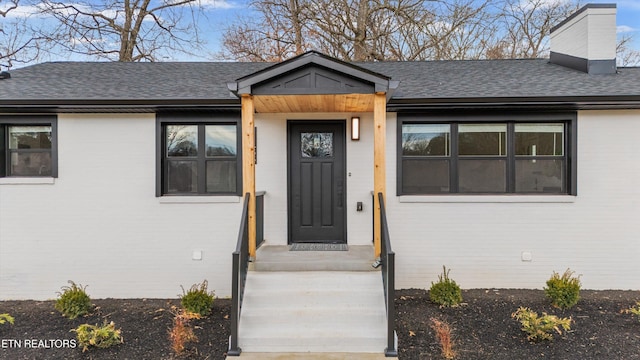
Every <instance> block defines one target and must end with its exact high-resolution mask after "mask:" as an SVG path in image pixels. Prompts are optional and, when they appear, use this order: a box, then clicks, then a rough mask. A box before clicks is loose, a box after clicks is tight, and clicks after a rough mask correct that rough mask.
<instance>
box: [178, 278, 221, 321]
mask: <svg viewBox="0 0 640 360" xmlns="http://www.w3.org/2000/svg"><path fill="white" fill-rule="evenodd" d="M207 285H208V283H207V280H205V281H203V282H202V284H194V285H192V286H191V288H190V289H189V291H186V292H185V291H184V288H183V287H182V286H180V287H181V288H182V296H180V304H182V307H183V308H184V309H185V310H187V311H188V312H192V313H195V314H198V315H200V316H207V315H209V314H211V306H213V299H214V296H215V295H214V292H213V291H211V292H209V291H208V290H207Z"/></svg>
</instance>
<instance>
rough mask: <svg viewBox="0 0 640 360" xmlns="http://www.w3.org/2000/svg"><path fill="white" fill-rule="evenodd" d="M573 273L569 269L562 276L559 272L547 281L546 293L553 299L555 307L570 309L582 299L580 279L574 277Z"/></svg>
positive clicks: (554, 273)
mask: <svg viewBox="0 0 640 360" xmlns="http://www.w3.org/2000/svg"><path fill="white" fill-rule="evenodd" d="M573 273H574V272H573V271H571V270H569V269H567V270H566V271H565V272H564V274H562V276H561V275H560V274H558V273H557V272H555V271H554V272H553V275H552V276H551V278H550V279H549V280H547V287H545V288H544V293H545V294H546V295H547V297H548V298H550V299H551V304H552V305H553V306H556V307H559V308H561V309H568V308H570V307H572V306H574V305H575V304H577V303H578V300H579V299H580V287H581V286H582V284H581V283H580V277H579V276H578V277H574V276H573Z"/></svg>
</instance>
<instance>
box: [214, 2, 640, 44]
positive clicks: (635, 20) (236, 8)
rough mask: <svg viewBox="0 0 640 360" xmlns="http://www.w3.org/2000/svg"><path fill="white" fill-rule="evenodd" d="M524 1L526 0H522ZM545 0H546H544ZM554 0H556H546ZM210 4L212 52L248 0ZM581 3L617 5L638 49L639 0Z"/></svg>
mask: <svg viewBox="0 0 640 360" xmlns="http://www.w3.org/2000/svg"><path fill="white" fill-rule="evenodd" d="M523 1H526V0H523ZM545 1H546V0H545ZM548 1H550V2H555V1H558V0H548ZM209 2H210V3H211V4H215V3H217V4H218V5H217V6H216V7H211V8H210V9H209V15H208V19H209V20H210V23H209V24H204V26H203V28H204V29H205V31H206V33H208V34H209V36H208V37H207V41H208V45H209V46H208V48H209V49H211V50H212V51H213V52H216V51H219V49H220V35H221V34H222V33H223V32H224V30H225V28H226V26H227V24H229V23H230V22H231V21H233V20H234V19H236V18H237V17H238V16H247V14H248V13H247V11H249V7H248V5H247V4H248V2H249V1H248V0H209ZM582 3H583V4H587V3H600V4H612V3H615V4H616V5H617V20H616V22H617V31H618V36H622V35H631V36H632V37H633V40H634V41H633V45H632V47H633V48H634V49H636V50H640V0H617V1H615V0H582Z"/></svg>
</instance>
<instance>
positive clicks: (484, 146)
mask: <svg viewBox="0 0 640 360" xmlns="http://www.w3.org/2000/svg"><path fill="white" fill-rule="evenodd" d="M458 141H459V145H458V146H459V153H460V155H461V156H465V155H466V156H504V155H506V154H507V151H506V149H507V125H506V124H461V125H459V126H458Z"/></svg>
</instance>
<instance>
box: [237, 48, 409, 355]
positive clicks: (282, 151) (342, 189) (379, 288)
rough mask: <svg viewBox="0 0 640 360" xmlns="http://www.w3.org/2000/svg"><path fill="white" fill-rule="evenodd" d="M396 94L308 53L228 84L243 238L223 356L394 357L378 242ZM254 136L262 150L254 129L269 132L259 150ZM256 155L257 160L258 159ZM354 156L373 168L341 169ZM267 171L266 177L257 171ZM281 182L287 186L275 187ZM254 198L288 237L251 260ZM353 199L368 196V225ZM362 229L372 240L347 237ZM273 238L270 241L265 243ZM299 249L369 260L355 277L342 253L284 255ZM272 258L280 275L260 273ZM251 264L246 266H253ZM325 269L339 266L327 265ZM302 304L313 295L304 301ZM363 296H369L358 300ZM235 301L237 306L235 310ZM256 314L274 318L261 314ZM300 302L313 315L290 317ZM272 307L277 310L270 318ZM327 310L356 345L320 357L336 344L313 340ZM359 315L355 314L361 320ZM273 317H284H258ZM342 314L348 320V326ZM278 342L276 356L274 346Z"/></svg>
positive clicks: (381, 80) (367, 75)
mask: <svg viewBox="0 0 640 360" xmlns="http://www.w3.org/2000/svg"><path fill="white" fill-rule="evenodd" d="M395 87H397V83H394V82H392V81H391V80H390V79H389V78H388V77H386V76H384V75H381V74H377V73H373V72H370V71H368V70H365V69H362V68H360V67H357V66H353V65H351V64H347V63H343V62H340V61H337V60H335V59H332V58H329V57H326V56H324V55H322V54H319V53H316V52H310V53H306V54H303V55H300V56H298V57H296V58H294V59H291V60H288V61H285V62H283V63H280V64H276V65H274V66H272V67H269V68H266V69H264V70H262V71H259V72H257V73H254V74H251V75H248V76H246V77H243V78H241V79H238V80H237V81H236V82H234V83H230V84H229V89H230V90H231V91H232V92H233V93H235V94H236V95H237V96H238V97H240V98H241V102H242V127H241V128H242V159H243V163H242V172H243V189H244V192H246V202H247V203H246V209H245V213H244V215H243V218H244V219H245V221H246V229H244V228H243V230H242V232H241V233H243V234H244V235H243V236H246V244H245V243H244V240H242V239H239V243H238V244H239V246H238V249H237V251H236V253H235V254H236V255H234V256H236V257H237V259H236V258H234V274H237V279H234V282H233V286H234V289H233V295H234V304H237V305H238V306H237V313H234V317H235V321H236V323H235V324H236V328H235V331H234V332H233V333H234V335H235V336H236V338H235V339H234V338H233V336H234V335H232V339H231V341H230V347H231V349H230V351H229V355H238V354H240V351H241V349H240V347H241V346H245V347H247V349H245V351H247V350H248V351H251V352H255V351H266V352H291V351H297V352H299V351H302V352H314V351H319V352H327V351H330V352H331V351H340V350H342V352H358V353H363V352H365V353H366V352H373V353H376V352H378V353H386V355H387V356H394V355H395V354H396V345H395V343H394V342H393V331H391V334H389V330H388V329H389V326H388V324H392V323H393V318H389V315H390V314H391V313H390V312H389V306H391V308H393V306H392V305H393V304H392V303H393V259H392V258H391V259H390V260H388V261H387V259H388V254H389V253H391V255H392V252H391V251H390V246H389V245H388V244H386V245H385V244H384V242H385V240H386V241H387V242H388V240H389V239H388V237H386V238H385V237H384V236H383V232H384V229H386V227H385V226H383V218H384V217H383V216H382V215H381V214H382V213H383V209H382V203H383V202H384V199H385V193H386V185H385V176H386V174H385V148H386V146H385V144H386V102H387V99H388V97H390V95H391V93H392V92H393V90H394V89H395ZM351 118H354V119H355V118H358V119H360V118H363V119H365V121H366V122H367V123H366V126H367V129H368V130H370V131H369V132H368V134H369V135H370V136H369V139H367V140H365V141H362V142H359V143H358V137H356V136H355V132H356V131H359V128H356V127H352V126H351V125H352V123H351V122H352V121H354V119H351ZM285 124H286V126H285ZM354 124H355V123H354ZM256 129H258V130H260V131H259V133H260V134H261V139H262V138H264V135H263V134H264V133H265V131H263V130H266V132H267V133H268V136H269V138H268V139H267V143H268V145H267V146H266V147H265V146H263V145H262V144H264V142H263V141H262V140H260V139H258V140H257V139H256V132H257V131H256ZM285 135H286V136H285ZM274 139H281V140H280V141H277V140H274ZM349 139H351V140H349ZM283 142H286V146H284V145H283V144H282V143H283ZM258 149H260V154H257V150H258ZM363 150H364V151H366V154H365V155H363V156H362V157H361V158H365V159H371V160H369V161H370V162H368V164H367V165H364V166H363V165H362V164H361V161H360V162H353V161H352V162H350V161H349V159H350V158H351V156H353V155H350V154H349V152H350V151H356V152H363ZM265 152H266V153H265ZM265 154H266V155H265ZM371 154H372V155H373V156H371ZM356 155H357V154H356ZM259 159H260V161H263V160H264V159H267V160H266V161H264V162H261V163H260V165H259V166H261V168H260V171H259V172H260V174H261V175H260V177H258V176H257V175H256V174H257V171H256V166H257V164H256V162H257V161H258V160H259ZM265 163H266V164H267V166H264V167H262V166H263V165H262V164H265ZM352 169H357V170H358V174H357V176H359V179H363V178H367V174H368V178H367V182H366V183H367V184H370V185H368V186H367V188H368V189H366V190H364V189H361V188H360V189H358V188H357V187H354V186H351V184H355V183H357V181H351V182H350V180H351V179H352V178H351V175H352V172H355V170H353V171H352ZM284 173H286V177H283V176H282V174H284ZM273 174H276V175H273ZM265 178H270V179H271V180H268V181H267V180H264V179H265ZM274 179H276V180H274ZM283 180H284V181H283ZM361 182H362V181H361ZM257 183H259V184H260V185H259V186H257V185H256V184H257ZM256 187H258V188H259V189H260V190H265V191H266V194H267V195H266V196H265V204H266V205H265V220H264V221H265V226H266V227H267V228H269V226H271V224H270V220H269V219H270V218H269V216H270V215H272V214H275V215H273V217H272V218H271V219H274V218H275V219H277V221H282V220H283V219H286V225H285V226H276V227H275V228H276V229H275V230H274V228H271V229H270V230H268V231H265V238H266V241H265V245H263V247H262V249H260V251H258V244H257V243H256V233H257V228H256V203H255V199H256V197H255V194H256ZM285 187H286V189H285ZM371 188H373V189H371ZM356 190H357V191H360V193H359V195H358V196H360V197H362V194H363V193H364V194H367V195H365V196H366V198H368V199H371V195H370V192H371V190H373V191H374V193H375V194H376V196H374V197H373V204H371V203H370V202H368V203H367V204H366V206H367V207H369V208H368V211H369V214H370V215H369V216H368V217H363V216H361V215H360V216H358V214H357V213H356V211H362V208H363V205H362V203H363V202H362V201H357V200H359V199H356V201H354V200H353V199H354V198H355V196H354V194H355V193H356ZM366 198H365V199H366ZM360 199H361V198H360ZM356 203H357V204H356ZM283 213H286V216H283ZM367 223H368V225H367ZM350 227H353V228H350ZM362 228H366V229H367V231H371V229H373V230H372V231H371V232H372V234H370V235H363V234H361V233H360V232H356V231H354V229H356V230H357V229H362ZM274 234H277V236H270V235H274ZM241 238H242V237H241ZM371 238H373V241H371ZM284 239H286V240H284ZM308 242H310V243H315V244H317V243H324V244H346V245H347V246H348V247H349V248H352V249H351V251H347V252H346V254H350V253H353V252H355V251H356V249H357V247H358V246H362V247H363V248H365V249H366V251H365V253H366V256H365V260H360V261H361V262H362V266H361V267H360V268H358V266H360V265H358V264H357V261H358V260H357V259H355V258H354V257H349V256H346V257H343V256H344V255H340V254H337V253H339V252H333V251H331V252H328V254H310V253H307V254H305V252H300V254H289V253H288V250H289V249H288V247H287V246H289V245H291V244H297V243H308ZM276 247H279V248H280V250H281V253H280V255H281V256H280V257H278V259H279V260H278V261H271V262H272V263H277V262H279V264H273V265H274V266H275V268H272V269H268V267H265V265H266V264H267V263H269V255H274V254H275V253H277V251H276V252H274V251H273V250H274V249H275V248H276ZM314 257H317V258H323V257H325V258H326V259H325V260H327V261H325V260H322V259H320V260H318V261H314V260H312V259H313V258H314ZM391 257H392V256H391ZM378 258H382V259H383V261H382V263H383V266H382V267H381V269H382V270H381V269H373V268H372V267H371V264H372V263H373V262H374V260H376V259H378ZM249 261H252V262H253V263H252V264H251V265H250V266H249V264H248V262H249ZM314 262H315V263H318V264H324V265H322V266H324V267H325V268H320V269H309V266H310V265H311V264H312V263H314ZM331 263H334V264H340V266H339V267H333V266H332V265H326V264H331ZM296 264H298V265H303V266H298V265H296ZM389 265H391V267H390V266H389ZM356 268H358V269H356ZM390 268H391V276H389V272H388V270H389V269H390ZM345 269H346V270H345ZM381 272H382V274H381ZM381 275H382V276H381ZM274 279H275V280H274ZM338 279H340V280H338ZM245 280H246V281H245ZM344 281H346V283H345V282H344ZM321 284H326V286H322V285H321ZM365 288H367V289H369V290H367V289H365ZM276 294H277V295H276ZM305 294H307V296H308V294H312V296H311V297H310V298H308V297H305ZM363 294H368V295H364V297H363ZM274 296H275V297H277V299H276V298H273V297H274ZM243 297H245V299H244V300H243ZM269 299H271V300H269ZM305 299H306V300H305ZM315 299H325V300H327V302H326V303H325V302H318V301H314V300H315ZM243 301H246V303H245V304H244V306H243V305H242V304H243ZM367 301H372V303H371V304H370V306H371V307H367V306H364V305H363V306H361V307H362V309H361V310H357V311H356V310H355V309H356V308H358V304H366V303H367ZM390 302H391V304H389V303H390ZM262 303H266V304H267V305H269V304H270V305H271V307H268V308H267V309H262V310H260V305H261V304H262ZM308 303H312V304H314V303H317V305H319V308H318V307H315V308H314V307H313V306H311V307H307V306H302V308H300V307H296V306H295V304H308ZM275 305H277V307H273V306H275ZM241 309H243V310H242V311H241ZM256 309H257V310H256ZM327 310H328V311H329V313H331V314H338V315H337V316H336V317H334V318H333V319H335V324H334V323H331V321H329V323H326V324H325V325H326V326H327V327H328V328H333V329H339V328H341V327H348V326H352V327H353V328H352V330H351V331H349V333H351V334H355V335H354V336H355V337H351V338H350V337H349V336H348V335H347V334H345V335H344V336H341V338H344V339H345V343H344V344H343V345H342V347H337V348H331V347H328V346H327V344H328V343H334V344H338V343H340V341H337V340H336V339H335V335H336V333H335V331H333V333H332V332H331V331H323V330H322V329H323V326H322V324H323V322H322V321H325V322H326V321H328V319H330V318H331V317H329V316H327V315H326V314H325V313H326V312H327ZM360 311H362V312H363V313H361V315H360V316H358V315H357V314H358V312H360ZM275 313H280V314H292V315H291V316H289V317H287V316H284V315H283V316H280V317H277V318H273V319H267V318H266V316H268V314H275ZM347 313H350V314H353V315H354V316H355V318H354V319H349V318H348V317H346V314H347ZM323 314H324V315H323ZM296 315H300V316H302V315H304V316H302V317H300V316H296ZM283 319H285V320H283ZM286 319H288V320H286ZM302 319H307V320H308V321H307V322H305V321H302ZM281 320H282V321H284V322H281ZM265 324H266V327H263V325H265ZM305 324H307V325H305ZM274 326H275V327H274ZM255 329H258V330H255ZM287 329H293V330H291V331H292V333H287V332H286V331H287ZM369 330H370V331H371V333H368V331H369ZM279 332H284V333H282V336H281V337H279V339H284V340H282V343H279V342H278V341H280V340H277V339H276V338H271V340H272V341H270V342H269V341H267V342H263V343H261V338H269V334H276V333H279ZM305 332H306V333H307V334H310V336H309V337H308V338H304V339H306V340H304V341H302V340H300V341H299V342H298V343H297V344H296V343H295V342H287V339H289V338H291V337H292V336H293V335H294V334H301V333H305ZM331 336H334V337H333V339H334V340H331V339H332V337H331ZM252 339H253V340H252ZM301 339H302V338H301ZM349 339H351V340H349ZM389 339H391V340H389ZM275 343H278V344H279V345H278V346H275V345H274V344H275ZM243 344H244V345H243ZM269 344H271V345H269ZM305 344H306V345H305ZM358 344H359V345H358ZM376 344H377V345H376ZM385 346H386V350H385ZM323 349H324V351H323ZM330 349H333V350H330Z"/></svg>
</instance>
